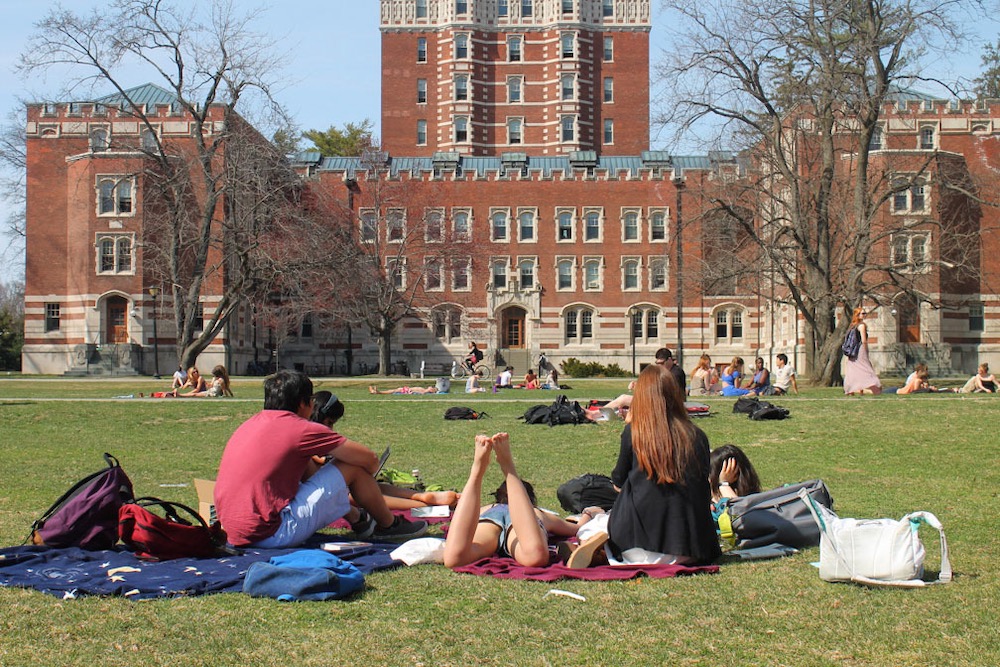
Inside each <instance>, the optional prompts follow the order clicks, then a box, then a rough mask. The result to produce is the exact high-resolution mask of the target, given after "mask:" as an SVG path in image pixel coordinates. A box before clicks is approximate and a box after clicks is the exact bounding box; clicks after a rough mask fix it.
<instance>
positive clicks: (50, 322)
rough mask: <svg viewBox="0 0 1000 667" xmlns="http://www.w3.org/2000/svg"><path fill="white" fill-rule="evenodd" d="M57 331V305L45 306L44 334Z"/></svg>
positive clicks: (48, 304)
mask: <svg viewBox="0 0 1000 667" xmlns="http://www.w3.org/2000/svg"><path fill="white" fill-rule="evenodd" d="M53 331H59V304H58V303H47V304H45V333H51V332H53Z"/></svg>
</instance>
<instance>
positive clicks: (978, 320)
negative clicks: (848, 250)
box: [46, 303, 986, 331]
mask: <svg viewBox="0 0 1000 667" xmlns="http://www.w3.org/2000/svg"><path fill="white" fill-rule="evenodd" d="M985 325H986V319H985V316H984V309H983V304H981V303H973V304H970V305H969V331H984V330H985V328H986V327H985ZM46 331H48V329H46Z"/></svg>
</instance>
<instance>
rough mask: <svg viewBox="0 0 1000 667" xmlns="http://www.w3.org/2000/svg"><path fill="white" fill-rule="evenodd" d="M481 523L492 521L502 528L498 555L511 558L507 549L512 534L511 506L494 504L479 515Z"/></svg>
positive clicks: (498, 541)
mask: <svg viewBox="0 0 1000 667" xmlns="http://www.w3.org/2000/svg"><path fill="white" fill-rule="evenodd" d="M479 523H492V524H493V525H495V526H499V528H500V539H498V540H497V555H498V556H502V557H505V558H510V557H511V555H510V553H508V551H507V537H508V536H509V535H510V508H509V507H507V505H494V506H493V507H491V508H489V509H488V510H486V511H485V512H483V513H482V514H480V515H479Z"/></svg>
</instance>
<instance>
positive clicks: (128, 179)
mask: <svg viewBox="0 0 1000 667" xmlns="http://www.w3.org/2000/svg"><path fill="white" fill-rule="evenodd" d="M106 185H109V186H110V193H111V198H110V204H111V206H110V209H109V210H104V191H103V188H104V186H106ZM126 189H127V190H128V194H129V197H128V198H127V199H125V198H123V194H124V192H125V190H126ZM126 201H127V202H128V210H125V207H124V206H123V204H124V203H125V202H126ZM136 203H137V202H136V187H135V177H134V176H123V175H120V174H117V175H116V174H102V175H99V176H98V177H97V201H96V202H95V204H96V207H95V210H96V212H97V215H98V216H100V217H102V218H120V217H128V218H131V217H134V216H135V209H136Z"/></svg>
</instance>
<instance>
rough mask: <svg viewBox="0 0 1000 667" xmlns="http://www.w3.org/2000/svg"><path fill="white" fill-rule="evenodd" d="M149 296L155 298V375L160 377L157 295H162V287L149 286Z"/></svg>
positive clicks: (157, 377)
mask: <svg viewBox="0 0 1000 667" xmlns="http://www.w3.org/2000/svg"><path fill="white" fill-rule="evenodd" d="M148 291H149V296H150V297H152V299H153V377H154V378H156V379H157V380H159V379H160V339H159V337H158V336H157V335H156V297H158V296H159V295H160V288H159V287H157V286H156V285H153V286H151V287H150V288H149V290H148Z"/></svg>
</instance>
